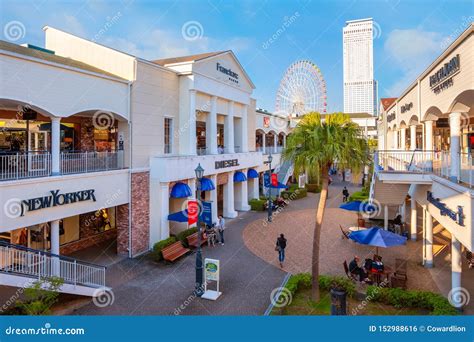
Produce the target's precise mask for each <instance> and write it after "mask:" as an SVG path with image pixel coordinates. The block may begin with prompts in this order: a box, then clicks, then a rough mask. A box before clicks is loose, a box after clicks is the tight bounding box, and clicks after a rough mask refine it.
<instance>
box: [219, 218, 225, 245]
mask: <svg viewBox="0 0 474 342" xmlns="http://www.w3.org/2000/svg"><path fill="white" fill-rule="evenodd" d="M217 228H218V230H219V236H220V239H221V245H224V230H225V220H224V216H222V215H219V222H218V224H217Z"/></svg>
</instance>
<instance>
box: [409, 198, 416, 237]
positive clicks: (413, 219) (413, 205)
mask: <svg viewBox="0 0 474 342" xmlns="http://www.w3.org/2000/svg"><path fill="white" fill-rule="evenodd" d="M410 202H411V205H410V237H411V240H412V241H416V219H417V217H416V215H417V213H416V201H415V199H414V198H413V196H412V198H411V200H410Z"/></svg>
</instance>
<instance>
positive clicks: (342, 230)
mask: <svg viewBox="0 0 474 342" xmlns="http://www.w3.org/2000/svg"><path fill="white" fill-rule="evenodd" d="M339 228H340V229H341V232H342V239H348V240H349V232H347V231H345V230H344V228H342V226H341V225H339Z"/></svg>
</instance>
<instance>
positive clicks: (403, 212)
mask: <svg viewBox="0 0 474 342" xmlns="http://www.w3.org/2000/svg"><path fill="white" fill-rule="evenodd" d="M400 215H402V222H403V223H404V224H405V222H406V216H407V203H406V201H403V204H402V205H401V206H400Z"/></svg>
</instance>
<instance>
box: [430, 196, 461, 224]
mask: <svg viewBox="0 0 474 342" xmlns="http://www.w3.org/2000/svg"><path fill="white" fill-rule="evenodd" d="M426 199H427V200H428V202H430V203H431V204H433V205H434V206H435V207H436V208H438V209H439V211H440V214H441V216H448V217H449V218H450V219H451V220H453V221H454V222H456V223H457V224H459V225H460V226H464V212H463V209H462V207H461V206H460V205H458V210H457V211H454V210H452V209H449V208H448V207H447V206H446V204H445V203H442V202H441V201H440V200H439V198H434V197H433V193H432V192H431V191H428V193H427V196H426Z"/></svg>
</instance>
